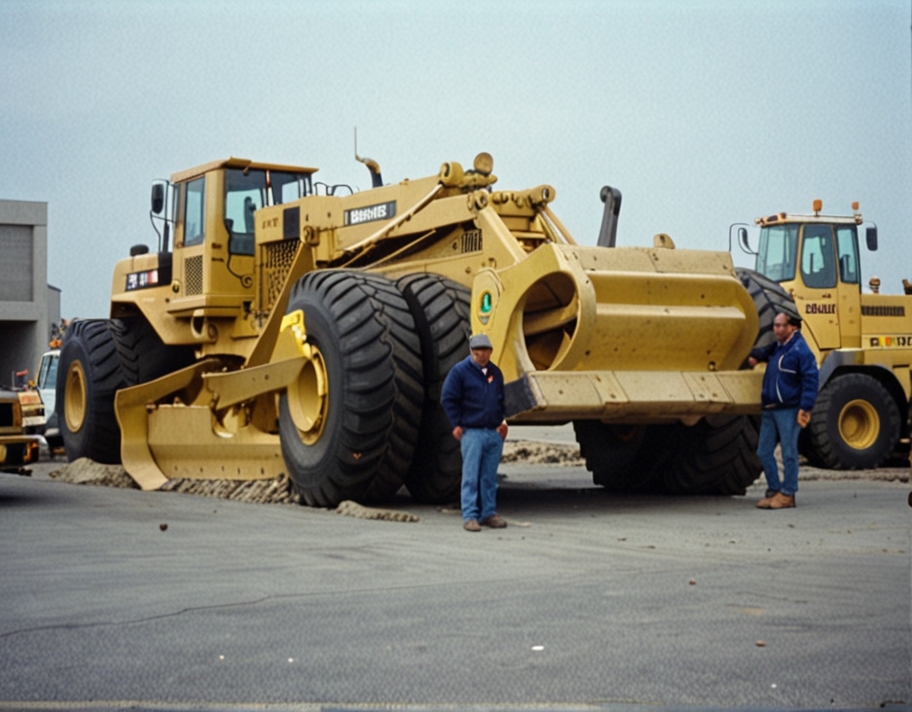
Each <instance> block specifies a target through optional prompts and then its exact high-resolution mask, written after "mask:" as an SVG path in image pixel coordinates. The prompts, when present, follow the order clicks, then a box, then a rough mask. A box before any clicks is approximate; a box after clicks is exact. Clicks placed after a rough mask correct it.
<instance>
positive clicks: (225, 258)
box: [153, 158, 316, 318]
mask: <svg viewBox="0 0 912 712" xmlns="http://www.w3.org/2000/svg"><path fill="white" fill-rule="evenodd" d="M315 170H316V169H313V168H304V167H293V166H277V165H272V164H265V163H254V162H252V161H248V160H246V159H236V158H232V159H229V160H227V161H218V162H215V163H210V164H207V165H205V166H200V167H199V168H195V169H191V170H189V171H184V172H183V173H179V174H176V175H174V176H173V177H172V180H171V183H170V200H169V201H167V202H169V203H170V208H171V210H172V214H171V216H170V219H169V220H168V223H170V225H172V226H173V236H174V249H173V275H172V282H171V291H172V293H173V294H172V298H171V300H170V303H169V307H168V311H169V312H170V313H171V314H173V315H175V316H186V315H192V316H193V317H194V318H202V317H232V316H239V315H240V314H241V313H242V312H244V311H246V310H247V309H249V307H250V304H251V303H252V300H253V298H254V293H255V279H254V264H255V255H256V221H255V215H256V212H257V211H258V210H259V209H261V208H263V207H265V206H268V205H280V204H283V203H286V202H289V201H293V200H298V199H299V198H302V197H305V196H307V195H311V194H312V191H313V187H312V182H311V176H312V174H313V173H314V171H315ZM154 202H155V189H154V188H153V203H154ZM153 207H154V205H153Z"/></svg>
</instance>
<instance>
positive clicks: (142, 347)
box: [111, 317, 195, 386]
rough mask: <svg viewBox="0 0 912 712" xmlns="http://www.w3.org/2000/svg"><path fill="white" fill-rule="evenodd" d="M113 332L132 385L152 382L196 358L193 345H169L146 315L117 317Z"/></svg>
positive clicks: (121, 360) (125, 372)
mask: <svg viewBox="0 0 912 712" xmlns="http://www.w3.org/2000/svg"><path fill="white" fill-rule="evenodd" d="M111 333H112V335H113V336H114V341H115V343H116V344H117V357H118V358H119V359H120V364H121V367H122V368H123V371H124V375H125V376H126V379H127V381H128V382H129V383H130V385H133V386H135V385H137V384H139V383H148V382H149V381H154V380H155V379H156V378H161V377H162V376H164V375H165V374H167V373H173V372H174V371H179V370H180V369H182V368H184V367H186V366H189V365H190V364H192V363H193V362H194V361H195V356H194V353H193V347H192V346H168V345H166V344H164V343H163V342H162V340H161V338H159V336H158V334H157V333H155V330H154V329H153V328H152V326H151V325H150V324H149V322H147V321H146V320H145V319H143V318H142V317H132V318H128V319H114V320H112V322H111Z"/></svg>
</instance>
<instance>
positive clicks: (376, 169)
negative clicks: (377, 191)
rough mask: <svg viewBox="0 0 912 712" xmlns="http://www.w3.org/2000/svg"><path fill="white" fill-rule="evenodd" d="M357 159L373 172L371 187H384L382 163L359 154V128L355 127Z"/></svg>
mask: <svg viewBox="0 0 912 712" xmlns="http://www.w3.org/2000/svg"><path fill="white" fill-rule="evenodd" d="M355 160H356V161H358V162H359V163H363V164H364V165H365V166H367V170H368V171H370V174H371V187H372V188H382V187H383V177H382V176H381V175H380V164H379V163H377V162H376V161H375V160H374V159H372V158H362V157H361V156H359V155H358V129H357V128H356V129H355Z"/></svg>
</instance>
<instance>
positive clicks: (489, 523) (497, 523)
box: [482, 514, 507, 529]
mask: <svg viewBox="0 0 912 712" xmlns="http://www.w3.org/2000/svg"><path fill="white" fill-rule="evenodd" d="M482 524H484V525H485V526H486V527H491V529H506V527H507V522H506V520H505V519H502V518H501V517H498V516H497V515H496V514H495V515H493V516H490V517H488V518H487V519H485V520H484V521H482Z"/></svg>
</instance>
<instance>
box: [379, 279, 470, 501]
mask: <svg viewBox="0 0 912 712" xmlns="http://www.w3.org/2000/svg"><path fill="white" fill-rule="evenodd" d="M397 286H398V287H399V289H400V290H401V291H402V294H403V296H404V297H405V300H406V302H407V303H408V305H409V309H410V310H411V312H412V316H413V317H414V319H415V328H416V330H417V333H418V338H419V341H420V343H421V354H422V359H423V365H424V387H425V398H424V406H423V407H422V412H421V428H420V430H419V433H418V443H417V446H416V449H415V457H414V459H413V460H412V466H411V467H410V468H409V470H408V473H406V475H405V486H406V487H407V488H408V490H409V493H410V494H411V495H412V497H413V498H414V499H416V500H417V501H419V502H422V503H425V504H444V503H446V502H452V501H454V500H455V501H458V500H459V488H460V486H461V482H462V453H461V452H460V446H459V441H458V440H456V439H455V438H454V437H453V432H452V430H453V426H452V425H451V424H450V421H449V419H448V418H447V416H446V413H445V412H444V410H443V406H442V405H441V404H440V393H441V390H442V389H443V381H444V379H446V375H447V374H448V373H449V371H450V369H451V368H452V367H453V366H455V365H456V364H457V363H459V361H461V360H462V359H464V358H465V357H466V356H468V354H469V337H470V336H471V335H472V323H471V312H470V302H471V292H470V291H469V290H468V289H467V288H466V287H463V286H462V285H461V284H457V283H456V282H453V281H451V280H449V279H447V278H445V277H442V276H440V275H436V274H414V275H409V276H407V277H403V278H402V279H400V280H399V282H398V283H397Z"/></svg>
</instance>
